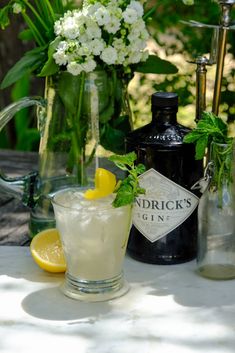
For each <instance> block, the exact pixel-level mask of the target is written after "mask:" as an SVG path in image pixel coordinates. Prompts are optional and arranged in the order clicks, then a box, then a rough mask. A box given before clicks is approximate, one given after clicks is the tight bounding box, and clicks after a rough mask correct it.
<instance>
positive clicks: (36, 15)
mask: <svg viewBox="0 0 235 353" xmlns="http://www.w3.org/2000/svg"><path fill="white" fill-rule="evenodd" d="M23 1H24V3H25V5H26V6H28V8H29V9H30V10H31V11H32V13H33V14H34V16H35V17H36V19H37V20H38V22H40V23H41V25H42V26H43V28H44V29H45V30H46V31H48V29H49V28H48V27H47V25H46V23H45V22H44V21H43V20H42V17H41V16H40V15H39V14H38V12H37V11H36V10H35V8H34V7H33V6H32V5H31V4H30V3H29V2H28V1H27V0H23Z"/></svg>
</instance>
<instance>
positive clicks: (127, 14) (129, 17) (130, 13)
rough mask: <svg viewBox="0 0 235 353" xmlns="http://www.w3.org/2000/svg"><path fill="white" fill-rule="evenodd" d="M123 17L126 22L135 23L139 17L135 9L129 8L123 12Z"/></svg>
mask: <svg viewBox="0 0 235 353" xmlns="http://www.w3.org/2000/svg"><path fill="white" fill-rule="evenodd" d="M122 17H123V19H124V21H125V22H126V23H130V24H132V23H134V22H136V21H137V19H138V13H137V12H136V10H135V9H131V8H127V9H126V10H125V11H124V12H123V14H122Z"/></svg>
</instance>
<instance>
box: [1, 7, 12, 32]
mask: <svg viewBox="0 0 235 353" xmlns="http://www.w3.org/2000/svg"><path fill="white" fill-rule="evenodd" d="M9 11H10V6H9V5H7V6H5V7H3V8H2V9H0V27H1V29H5V28H6V27H7V26H8V25H9V24H10V19H9Z"/></svg>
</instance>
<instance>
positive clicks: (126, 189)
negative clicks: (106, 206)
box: [109, 152, 145, 207]
mask: <svg viewBox="0 0 235 353" xmlns="http://www.w3.org/2000/svg"><path fill="white" fill-rule="evenodd" d="M136 158H137V155H136V153H135V152H130V153H127V154H125V155H112V156H110V157H109V160H110V161H112V162H113V163H115V165H116V166H117V167H118V168H120V169H122V170H124V171H127V172H128V173H129V175H128V176H127V177H126V178H125V179H124V180H122V181H121V183H119V184H118V186H117V188H116V190H115V192H116V193H117V194H116V197H115V200H114V201H113V206H114V207H121V206H125V205H128V204H133V203H134V200H135V198H136V196H138V195H139V194H144V193H145V190H144V189H143V188H140V186H139V180H138V175H139V174H142V173H143V172H144V171H145V167H144V165H143V164H138V165H137V166H135V160H136Z"/></svg>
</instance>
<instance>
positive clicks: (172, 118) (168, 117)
mask: <svg viewBox="0 0 235 353" xmlns="http://www.w3.org/2000/svg"><path fill="white" fill-rule="evenodd" d="M177 111H178V108H177V107H174V108H160V109H159V108H157V109H156V108H155V109H154V108H153V109H152V123H153V124H154V125H157V126H162V125H174V124H176V123H177V119H176V116H177Z"/></svg>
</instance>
